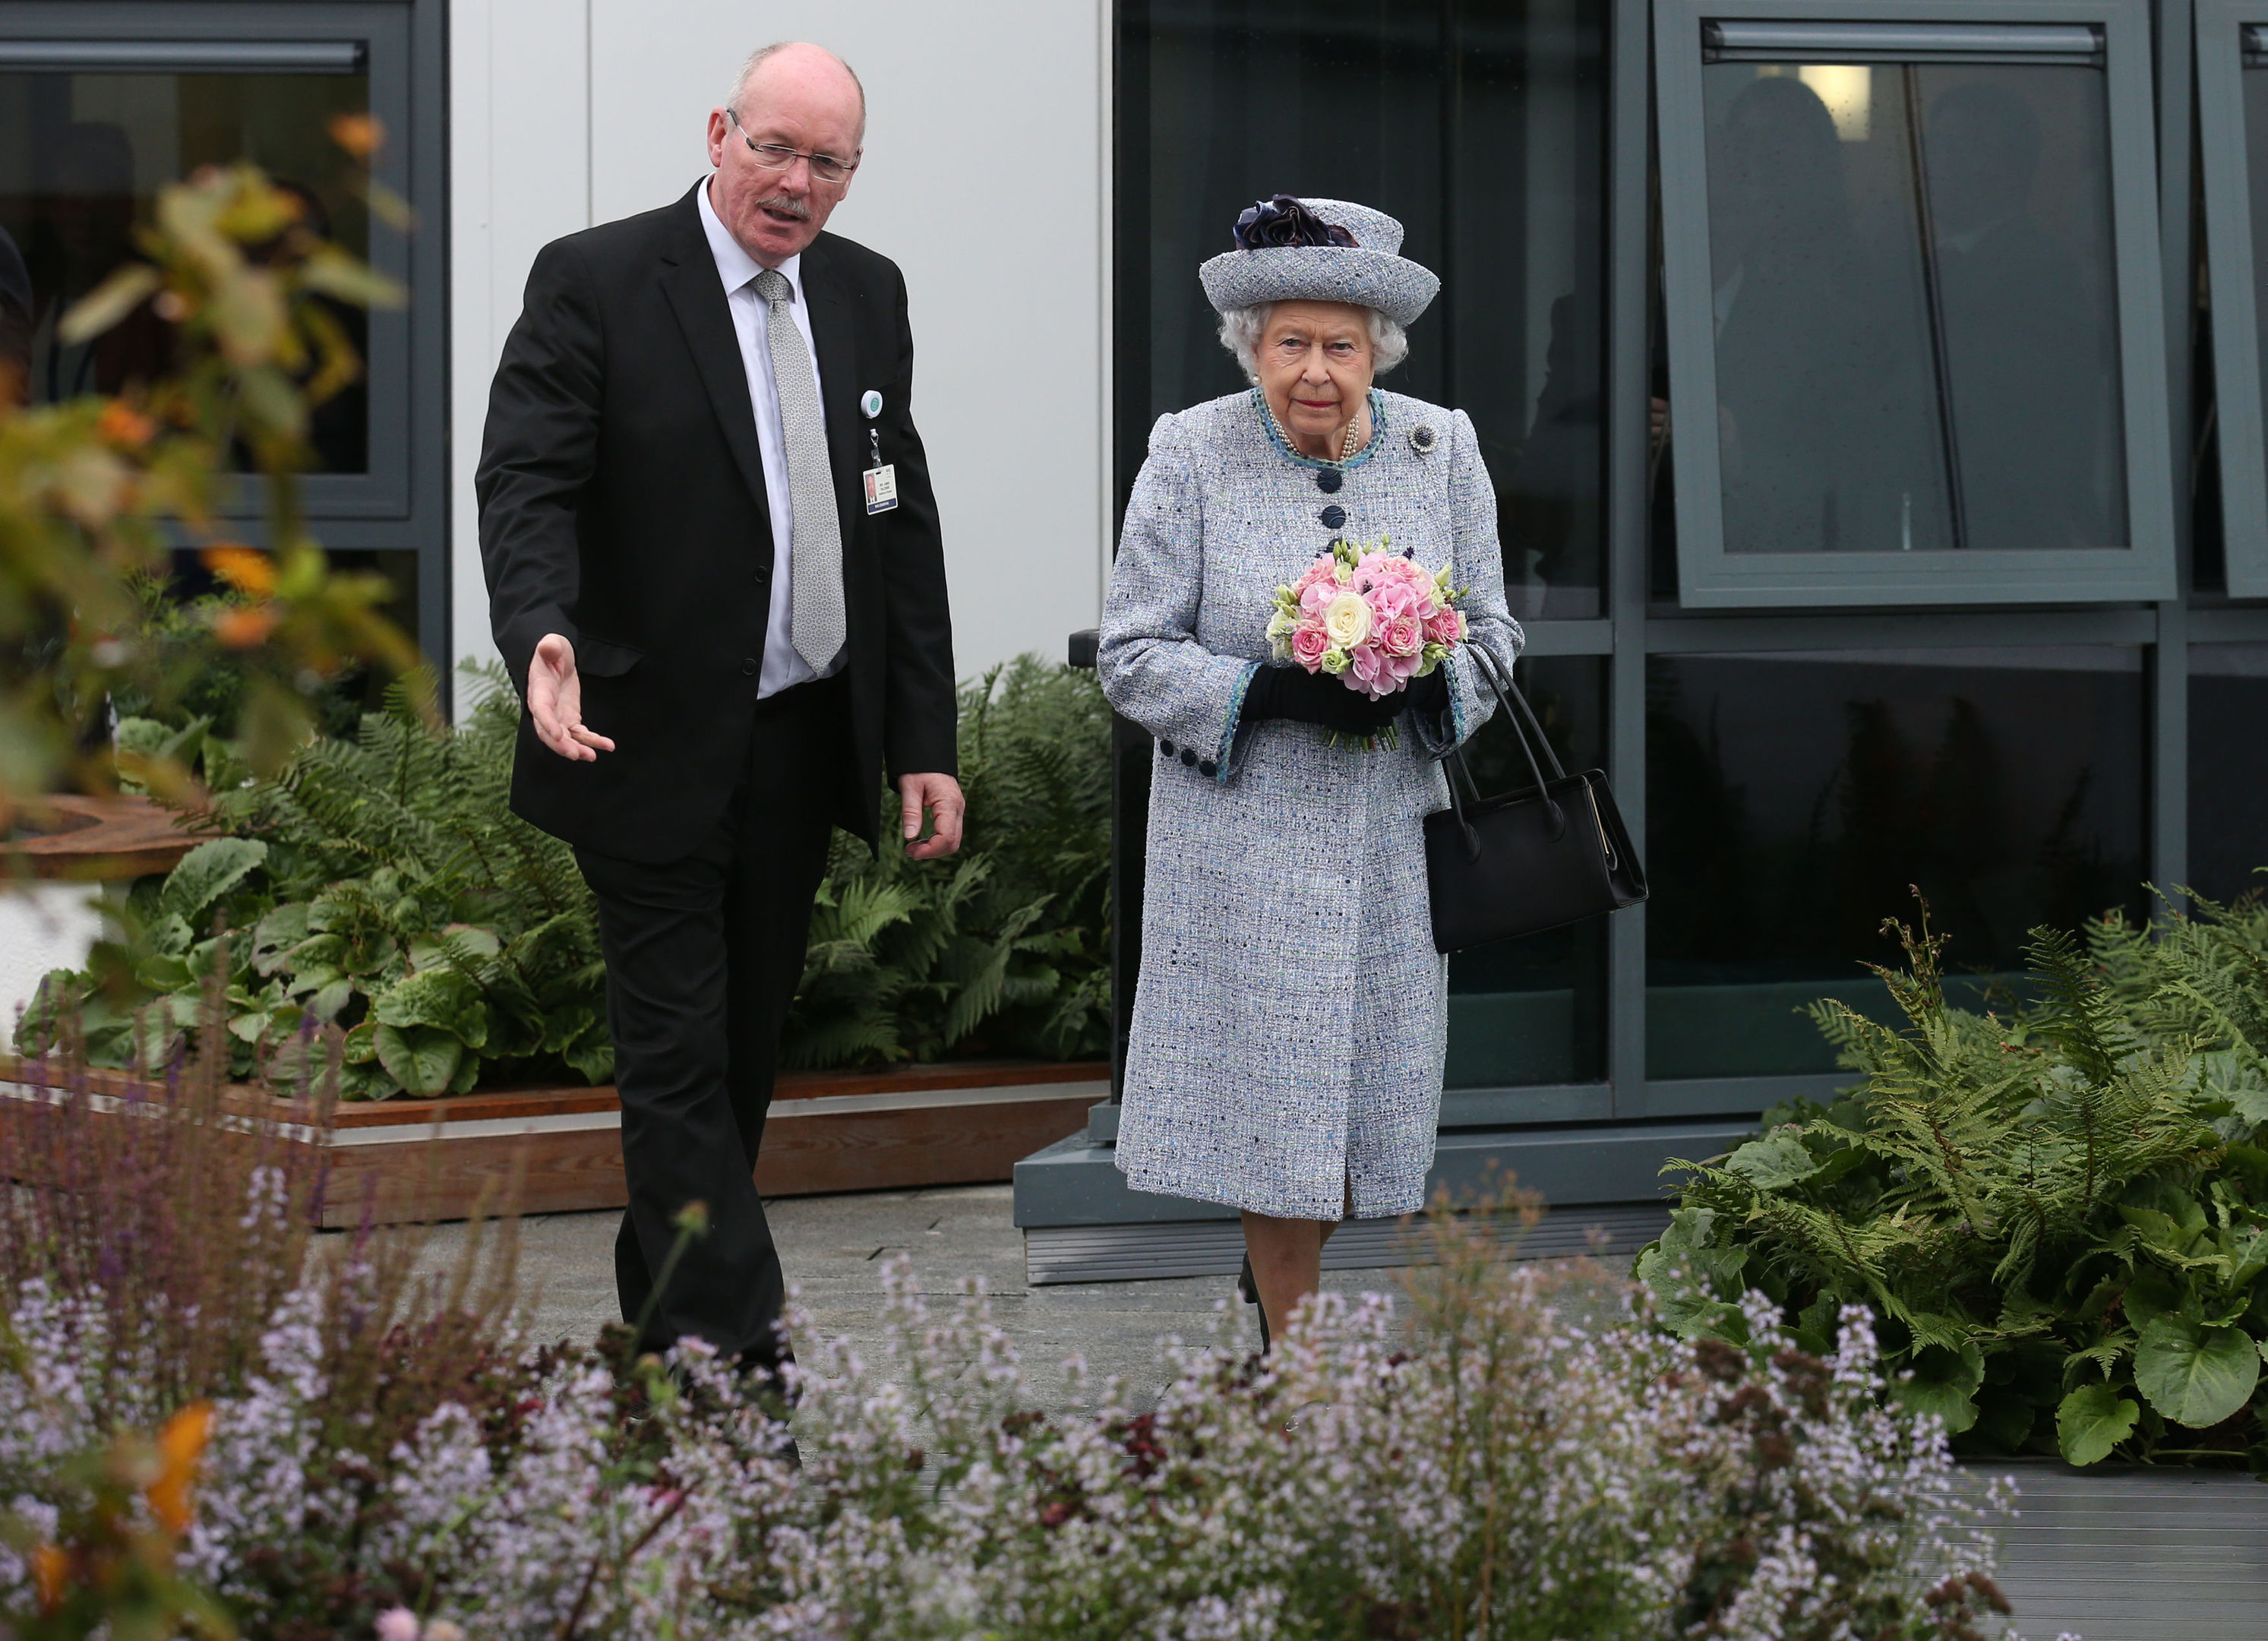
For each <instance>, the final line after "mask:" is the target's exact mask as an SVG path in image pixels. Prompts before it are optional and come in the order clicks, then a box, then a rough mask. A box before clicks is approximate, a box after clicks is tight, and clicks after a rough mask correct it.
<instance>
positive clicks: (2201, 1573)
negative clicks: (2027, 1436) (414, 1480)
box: [431, 1186, 2268, 1641]
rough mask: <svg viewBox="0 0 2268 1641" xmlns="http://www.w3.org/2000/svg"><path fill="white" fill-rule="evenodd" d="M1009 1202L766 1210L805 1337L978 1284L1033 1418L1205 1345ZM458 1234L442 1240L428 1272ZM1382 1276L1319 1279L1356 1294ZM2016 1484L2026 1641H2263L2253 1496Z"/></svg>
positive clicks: (577, 1258) (555, 1231)
mask: <svg viewBox="0 0 2268 1641" xmlns="http://www.w3.org/2000/svg"><path fill="white" fill-rule="evenodd" d="M1010 1208H1011V1194H1010V1191H1009V1188H1008V1187H1007V1186H963V1187H959V1188H955V1189H950V1190H939V1191H913V1192H873V1193H868V1194H860V1195H856V1196H835V1197H801V1198H792V1199H788V1200H785V1201H780V1202H777V1203H774V1204H772V1205H771V1207H770V1212H771V1216H772V1224H773V1228H774V1231H775V1233H776V1234H777V1238H778V1240H779V1244H780V1249H781V1255H782V1258H783V1259H784V1261H785V1264H786V1267H787V1273H788V1278H789V1280H790V1281H791V1282H795V1283H798V1284H799V1285H800V1287H801V1289H802V1291H803V1300H804V1304H805V1305H806V1306H807V1307H808V1308H809V1309H810V1311H811V1312H812V1317H813V1319H814V1324H815V1325H816V1327H818V1328H819V1329H821V1331H823V1332H825V1333H827V1334H848V1335H849V1336H850V1337H851V1339H852V1340H853V1341H854V1342H857V1343H858V1345H859V1346H860V1347H862V1353H863V1354H865V1355H866V1356H868V1358H869V1359H870V1360H872V1359H873V1356H874V1353H875V1348H876V1347H878V1346H879V1345H880V1342H881V1339H882V1329H881V1326H880V1296H881V1272H882V1268H883V1262H884V1261H885V1260H887V1259H889V1258H890V1257H891V1256H892V1255H894V1254H897V1253H904V1254H906V1255H908V1256H909V1257H910V1259H911V1260H912V1261H913V1266H914V1270H915V1274H916V1275H917V1278H918V1281H919V1286H920V1290H921V1291H922V1292H923V1293H924V1295H926V1296H929V1297H931V1298H932V1301H933V1302H936V1303H942V1304H950V1303H952V1301H953V1300H954V1297H956V1296H957V1295H958V1294H959V1293H960V1291H961V1281H962V1279H964V1278H966V1277H968V1276H982V1277H983V1278H984V1279H985V1282H986V1283H987V1285H988V1287H989V1288H990V1292H991V1294H992V1296H993V1311H994V1314H995V1315H996V1316H997V1317H998V1319H999V1320H1000V1322H1001V1323H1002V1325H1003V1326H1004V1327H1006V1328H1007V1330H1008V1331H1009V1333H1010V1334H1011V1335H1012V1336H1013V1337H1014V1338H1015V1339H1016V1341H1017V1342H1018V1344H1019V1345H1020V1348H1021V1349H1022V1351H1023V1356H1024V1363H1025V1368H1026V1371H1027V1374H1028V1375H1029V1377H1030V1378H1031V1379H1032V1382H1033V1387H1034V1390H1035V1393H1037V1395H1038V1396H1039V1398H1040V1400H1041V1401H1042V1402H1045V1403H1047V1404H1049V1405H1052V1406H1056V1407H1064V1406H1066V1405H1067V1404H1066V1402H1065V1401H1064V1393H1063V1385H1062V1380H1061V1378H1060V1376H1059V1374H1058V1373H1057V1371H1056V1367H1057V1364H1058V1363H1060V1361H1061V1360H1062V1359H1063V1358H1064V1356H1069V1355H1071V1354H1072V1353H1074V1352H1077V1353H1079V1354H1081V1355H1083V1356H1085V1357H1086V1361H1087V1364H1088V1366H1089V1369H1090V1371H1092V1372H1093V1373H1094V1374H1095V1375H1096V1376H1097V1377H1098V1378H1100V1377H1102V1376H1106V1375H1111V1374H1119V1375H1123V1376H1124V1377H1125V1378H1126V1379H1127V1381H1128V1388H1129V1390H1130V1392H1131V1393H1133V1394H1135V1395H1142V1394H1144V1393H1146V1392H1147V1391H1148V1390H1149V1389H1150V1388H1151V1387H1153V1386H1156V1385H1157V1384H1158V1383H1159V1382H1160V1380H1161V1379H1163V1377H1164V1369H1163V1367H1162V1365H1161V1364H1160V1356H1159V1351H1158V1341H1159V1339H1160V1336H1161V1335H1167V1334H1179V1335H1181V1336H1182V1337H1183V1338H1185V1339H1188V1340H1190V1341H1192V1342H1194V1341H1197V1340H1198V1339H1201V1338H1204V1337H1208V1336H1210V1334H1211V1329H1212V1327H1214V1325H1215V1320H1216V1314H1217V1312H1216V1307H1217V1306H1218V1305H1219V1304H1220V1303H1221V1301H1223V1300H1224V1299H1226V1298H1227V1297H1229V1288H1230V1283H1229V1282H1226V1280H1224V1279H1221V1278H1217V1277H1201V1278H1187V1279H1176V1280H1171V1281H1165V1282H1111V1283H1098V1284H1094V1285H1092V1286H1084V1287H1079V1286H1064V1287H1044V1288H1027V1287H1026V1286H1025V1284H1024V1263H1023V1245H1022V1238H1021V1236H1020V1233H1019V1232H1018V1231H1016V1229H1015V1227H1014V1226H1013V1224H1012V1223H1010V1217H1009V1215H1010ZM617 1217H618V1216H615V1215H614V1214H556V1215H550V1216H544V1217H541V1218H537V1219H533V1220H530V1221H529V1222H527V1225H526V1227H525V1229H524V1233H523V1236H524V1254H523V1260H522V1270H523V1273H524V1275H525V1276H526V1278H527V1282H528V1285H529V1286H530V1287H531V1289H532V1290H533V1291H534V1295H535V1297H536V1309H535V1320H536V1324H537V1327H539V1328H540V1329H541V1331H543V1332H544V1333H546V1334H553V1335H559V1334H564V1335H568V1336H572V1337H588V1336H589V1335H590V1334H593V1333H594V1332H595V1331H596V1330H597V1328H598V1327H599V1325H600V1323H602V1322H605V1321H608V1320H609V1319H612V1318H613V1317H614V1315H615V1295H614V1277H613V1269H614V1267H613V1246H614V1237H615V1223H616V1220H617ZM460 1234H461V1233H460V1231H457V1230H456V1229H454V1228H444V1229H443V1231H441V1232H440V1233H438V1238H437V1242H436V1246H434V1248H433V1249H432V1251H431V1253H432V1257H434V1258H436V1259H446V1258H447V1257H448V1256H449V1254H450V1252H451V1250H452V1249H453V1247H454V1246H456V1243H457V1239H458V1238H459V1236H460ZM1394 1280H1395V1278H1394V1275H1393V1273H1391V1272H1388V1271H1341V1272H1335V1273H1330V1274H1329V1275H1327V1276H1326V1278H1325V1282H1326V1284H1327V1285H1328V1286H1329V1287H1331V1288H1334V1289H1337V1290H1342V1291H1346V1292H1359V1291H1360V1290H1364V1289H1366V1288H1380V1287H1383V1286H1386V1285H1388V1284H1390V1283H1392V1282H1393V1281H1394ZM1992 1468H1993V1469H1994V1470H1995V1471H2006V1472H2007V1473H2010V1474H2013V1475H2015V1477H2016V1479H2017V1484H2018V1487H2019V1488H2020V1489H2021V1496H2022V1497H2021V1506H2020V1510H2021V1513H2020V1515H2019V1517H2018V1519H2017V1520H2016V1521H2015V1522H2014V1523H2013V1524H2011V1525H2010V1526H2008V1528H2007V1530H2006V1531H2005V1532H2004V1533H2003V1534H2002V1543H2003V1555H2002V1572H2003V1578H2002V1583H2003V1584H2004V1586H2006V1588H2007V1592H2008V1593H2009V1595H2010V1597H2011V1599H2012V1600H2014V1602H2015V1606H2016V1615H2017V1623H2019V1624H2020V1625H2021V1628H2022V1630H2023V1631H2024V1633H2025V1634H2026V1635H2027V1636H2029V1637H2032V1641H2053V1637H2055V1636H2056V1635H2057V1634H2058V1632H2059V1631H2071V1632H2074V1633H2077V1634H2079V1635H2081V1636H2083V1637H2086V1641H2268V1486H2264V1485H2263V1484H2261V1483H2259V1482H2254V1481H2253V1480H2251V1479H2250V1477H2249V1476H2242V1475H2221V1474H2212V1475H2208V1474H2199V1473H2196V1472H2190V1471H2178V1470H2164V1471H2154V1470H2128V1471H2124V1472H2100V1471H2097V1472H2089V1473H2087V1474H2084V1475H2081V1474H2080V1473H2077V1472H2073V1471H2069V1470H2066V1468H2064V1467H2062V1466H2059V1465H2054V1464H2046V1463H2022V1464H2015V1465H2004V1466H1994V1467H1992Z"/></svg>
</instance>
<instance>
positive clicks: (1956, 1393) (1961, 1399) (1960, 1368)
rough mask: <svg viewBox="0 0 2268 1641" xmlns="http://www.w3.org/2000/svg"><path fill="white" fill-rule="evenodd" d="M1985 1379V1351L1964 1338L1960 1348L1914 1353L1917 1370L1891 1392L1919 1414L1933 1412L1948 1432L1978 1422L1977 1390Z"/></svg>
mask: <svg viewBox="0 0 2268 1641" xmlns="http://www.w3.org/2000/svg"><path fill="white" fill-rule="evenodd" d="M1984 1382H1985V1353H1984V1352H1983V1351H1982V1350H1980V1349H1977V1344H1976V1342H1975V1341H1973V1340H1964V1341H1962V1345H1961V1349H1959V1350H1957V1351H1954V1350H1948V1349H1945V1348H1944V1347H1943V1346H1942V1345H1931V1346H1929V1347H1927V1348H1926V1349H1922V1350H1919V1351H1917V1352H1916V1353H1915V1355H1914V1363H1913V1371H1912V1372H1911V1374H1910V1375H1908V1376H1907V1377H1905V1378H1903V1379H1897V1380H1896V1381H1895V1382H1894V1383H1893V1384H1892V1385H1891V1386H1890V1393H1891V1394H1892V1395H1893V1396H1895V1397H1896V1398H1897V1399H1898V1401H1902V1402H1904V1404H1905V1405H1906V1406H1907V1407H1908V1408H1911V1409H1912V1410H1913V1411H1914V1412H1916V1413H1933V1414H1935V1415H1937V1416H1938V1417H1939V1418H1940V1419H1941V1420H1943V1421H1944V1422H1945V1428H1946V1431H1947V1433H1948V1435H1954V1436H1958V1435H1959V1434H1961V1432H1962V1431H1963V1430H1967V1429H1968V1428H1969V1427H1970V1425H1972V1424H1974V1423H1977V1400H1976V1398H1977V1386H1980V1385H1982V1384H1984Z"/></svg>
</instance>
